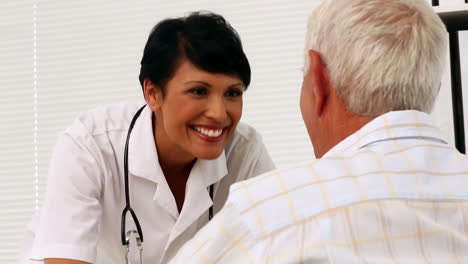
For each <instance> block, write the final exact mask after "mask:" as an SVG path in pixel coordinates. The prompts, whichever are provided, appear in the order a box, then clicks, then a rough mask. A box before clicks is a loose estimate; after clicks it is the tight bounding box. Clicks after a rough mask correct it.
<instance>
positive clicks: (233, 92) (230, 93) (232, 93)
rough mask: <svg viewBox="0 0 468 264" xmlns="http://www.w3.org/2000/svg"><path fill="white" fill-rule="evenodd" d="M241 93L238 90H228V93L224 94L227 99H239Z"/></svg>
mask: <svg viewBox="0 0 468 264" xmlns="http://www.w3.org/2000/svg"><path fill="white" fill-rule="evenodd" d="M242 93H243V92H242V91H241V90H240V89H237V88H236V89H230V90H229V91H227V92H226V96H228V97H239V96H242Z"/></svg>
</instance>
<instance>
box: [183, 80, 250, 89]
mask: <svg viewBox="0 0 468 264" xmlns="http://www.w3.org/2000/svg"><path fill="white" fill-rule="evenodd" d="M191 83H198V84H203V85H206V86H208V87H211V86H212V85H211V84H209V83H207V82H204V81H187V82H185V84H191ZM237 86H244V83H243V82H238V83H234V84H231V85H229V86H228V87H229V88H234V87H237Z"/></svg>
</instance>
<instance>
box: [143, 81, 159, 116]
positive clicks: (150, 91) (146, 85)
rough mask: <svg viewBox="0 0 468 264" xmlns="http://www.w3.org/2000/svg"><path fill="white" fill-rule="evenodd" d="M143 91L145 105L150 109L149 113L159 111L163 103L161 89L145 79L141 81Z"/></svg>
mask: <svg viewBox="0 0 468 264" xmlns="http://www.w3.org/2000/svg"><path fill="white" fill-rule="evenodd" d="M143 90H144V95H145V100H146V103H147V104H148V106H149V107H150V108H151V111H153V112H156V111H158V110H159V109H161V106H162V102H163V96H162V91H161V88H160V87H159V86H157V85H156V84H154V83H153V82H152V81H150V80H149V79H145V80H144V81H143Z"/></svg>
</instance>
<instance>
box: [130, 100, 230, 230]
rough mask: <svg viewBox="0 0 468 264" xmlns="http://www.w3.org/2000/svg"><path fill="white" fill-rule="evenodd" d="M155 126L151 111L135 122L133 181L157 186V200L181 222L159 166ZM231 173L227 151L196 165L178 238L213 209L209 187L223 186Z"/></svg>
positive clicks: (179, 225) (131, 161)
mask: <svg viewBox="0 0 468 264" xmlns="http://www.w3.org/2000/svg"><path fill="white" fill-rule="evenodd" d="M152 122H153V121H152V111H151V109H150V108H149V107H145V109H143V111H142V113H141V115H140V117H139V118H138V120H137V121H136V122H135V125H134V127H133V130H132V133H131V135H130V141H129V146H128V162H129V174H130V175H129V177H132V176H137V177H140V178H144V179H147V180H149V181H152V182H155V183H157V189H156V192H155V195H154V197H153V199H154V200H155V201H156V202H157V203H158V204H159V205H160V206H162V207H163V208H165V209H166V210H167V211H168V212H169V213H170V214H171V216H173V217H174V218H175V219H177V218H178V217H179V212H178V210H177V205H176V202H175V199H174V196H173V195H172V192H171V190H170V188H169V185H168V184H167V181H166V178H165V177H164V173H163V171H162V169H161V166H160V165H159V160H158V153H157V150H156V147H155V146H156V144H155V142H154V137H153V126H152ZM227 173H228V170H227V166H226V156H225V152H224V151H223V152H222V153H221V155H220V156H219V157H218V158H217V159H214V160H201V159H198V160H197V161H196V162H195V164H194V166H193V168H192V170H191V172H190V175H189V179H188V181H187V186H186V199H185V202H184V207H183V209H182V212H181V217H180V218H181V219H179V220H180V221H179V220H178V221H177V222H178V223H177V224H176V229H177V230H180V232H176V233H178V234H177V235H176V236H178V235H179V234H180V233H182V232H183V231H184V230H185V229H186V228H187V227H188V226H189V225H190V224H191V223H193V222H195V220H196V219H197V218H198V217H199V216H200V215H201V214H203V212H204V211H206V210H207V209H208V208H209V207H210V206H211V205H212V201H211V199H210V196H209V191H208V187H209V186H210V185H211V184H214V183H216V182H219V181H220V180H221V179H222V178H223V177H225V176H226V175H227ZM179 222H180V223H179ZM171 236H172V235H171ZM174 238H175V237H174Z"/></svg>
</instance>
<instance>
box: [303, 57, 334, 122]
mask: <svg viewBox="0 0 468 264" xmlns="http://www.w3.org/2000/svg"><path fill="white" fill-rule="evenodd" d="M308 56H309V60H310V69H309V73H308V74H310V78H311V82H312V92H313V94H314V111H315V114H316V115H317V116H321V115H322V113H323V111H324V109H325V107H326V105H327V103H328V95H329V94H330V90H329V89H330V86H329V84H330V82H329V77H328V69H327V67H326V66H325V64H324V63H323V61H322V57H321V56H320V54H319V53H318V52H317V51H315V50H309V52H308Z"/></svg>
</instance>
